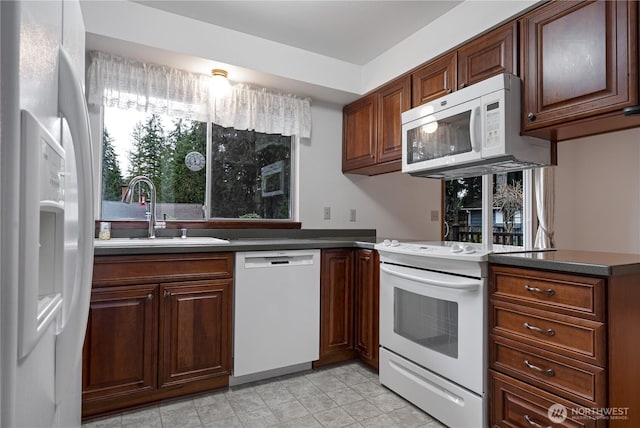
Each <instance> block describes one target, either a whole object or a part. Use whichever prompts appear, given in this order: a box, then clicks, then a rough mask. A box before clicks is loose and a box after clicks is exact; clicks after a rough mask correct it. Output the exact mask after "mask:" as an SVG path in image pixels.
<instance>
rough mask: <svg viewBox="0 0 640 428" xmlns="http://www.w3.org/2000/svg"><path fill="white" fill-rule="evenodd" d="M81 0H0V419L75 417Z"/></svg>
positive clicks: (84, 289)
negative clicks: (79, 0)
mask: <svg viewBox="0 0 640 428" xmlns="http://www.w3.org/2000/svg"><path fill="white" fill-rule="evenodd" d="M84 40H85V31H84V22H83V19H82V13H81V10H80V5H79V2H78V1H77V0H73V1H69V0H64V1H63V0H49V1H0V279H1V288H0V427H1V428H14V427H30V428H32V427H76V426H80V412H81V392H82V391H81V380H82V345H83V340H84V334H85V329H86V323H87V315H88V310H89V298H90V293H91V274H92V264H93V236H94V215H93V172H92V170H93V169H92V153H91V141H90V134H89V124H88V115H87V110H86V103H85V99H84V94H83V86H84V82H83V81H84V58H85V53H84Z"/></svg>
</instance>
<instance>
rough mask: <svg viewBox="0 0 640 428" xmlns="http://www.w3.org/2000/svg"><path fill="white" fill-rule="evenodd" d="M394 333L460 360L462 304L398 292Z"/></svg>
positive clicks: (398, 290) (402, 291)
mask: <svg viewBox="0 0 640 428" xmlns="http://www.w3.org/2000/svg"><path fill="white" fill-rule="evenodd" d="M393 331H394V332H395V333H396V334H398V335H400V336H402V337H404V338H405V339H408V340H411V341H412V342H415V343H417V344H418V345H421V346H424V347H425V348H429V349H431V350H432V351H436V352H439V353H441V354H444V355H447V356H449V357H452V358H458V304H457V303H456V302H450V301H448V300H441V299H434V298H433V297H427V296H422V295H420V294H416V293H412V292H410V291H407V290H403V289H401V288H395V289H394V326H393Z"/></svg>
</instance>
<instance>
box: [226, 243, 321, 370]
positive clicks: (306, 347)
mask: <svg viewBox="0 0 640 428" xmlns="http://www.w3.org/2000/svg"><path fill="white" fill-rule="evenodd" d="M234 302H235V303H234V319H235V321H234V335H233V339H234V359H233V376H234V377H238V376H246V375H250V374H255V373H260V372H265V371H269V370H274V369H280V368H284V367H288V366H293V365H297V364H301V363H308V362H311V361H314V360H317V359H318V357H319V352H320V350H319V347H320V250H292V251H254V252H240V253H236V263H235V299H234Z"/></svg>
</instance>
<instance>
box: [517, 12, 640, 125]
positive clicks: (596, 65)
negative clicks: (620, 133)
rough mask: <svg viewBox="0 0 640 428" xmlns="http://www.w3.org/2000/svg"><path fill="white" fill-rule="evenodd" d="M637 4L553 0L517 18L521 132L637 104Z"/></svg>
mask: <svg viewBox="0 0 640 428" xmlns="http://www.w3.org/2000/svg"><path fill="white" fill-rule="evenodd" d="M637 7H638V5H637V2H635V1H583V2H573V1H571V2H564V1H558V2H550V3H547V4H545V5H543V6H541V7H540V8H537V9H535V10H533V11H532V12H530V13H529V14H527V15H525V16H524V17H523V18H522V19H521V21H520V22H521V32H520V34H521V55H522V74H523V80H524V103H523V106H524V107H523V108H524V111H523V131H528V130H534V129H537V128H542V127H547V126H551V125H557V124H565V123H567V122H570V121H572V120H576V119H582V118H587V117H591V116H594V115H597V114H600V113H606V112H611V111H615V110H620V109H622V108H623V107H626V106H630V105H635V104H637V103H638V74H637V73H638V33H637V27H638V19H637V13H638V12H637ZM620 116H622V115H621V114H620ZM593 133H595V132H593Z"/></svg>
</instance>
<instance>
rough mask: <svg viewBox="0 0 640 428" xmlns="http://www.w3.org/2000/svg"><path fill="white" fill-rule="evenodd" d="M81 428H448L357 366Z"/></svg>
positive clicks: (197, 398)
mask: <svg viewBox="0 0 640 428" xmlns="http://www.w3.org/2000/svg"><path fill="white" fill-rule="evenodd" d="M82 427H83V428H98V427H100V428H102V427H105V428H106V427H108V428H124V427H132V428H179V427H180V428H182V427H184V428H189V427H206V428H215V427H221V428H235V427H238V428H250V427H251V428H254V427H255V428H262V427H282V428H307V427H308V428H312V427H317V428H322V427H325V428H329V427H332V428H333V427H349V428H356V427H358V428H359V427H372V428H374V427H375V428H396V427H397V428H446V427H445V426H444V425H442V424H441V423H439V422H438V421H436V420H434V419H433V418H431V417H430V416H429V415H427V414H426V413H424V412H422V411H421V410H419V409H418V408H416V407H414V406H413V405H412V404H411V403H409V402H408V401H406V400H404V399H402V398H400V397H399V396H398V395H396V394H394V393H393V392H391V391H390V390H388V389H386V388H385V387H383V386H382V385H380V382H379V381H378V375H377V374H376V373H374V372H373V371H371V370H370V369H369V368H368V367H366V366H364V365H362V364H361V363H358V362H350V363H348V364H343V365H339V366H333V367H329V368H323V369H317V370H309V371H305V372H301V373H296V374H293V375H287V376H282V377H277V378H273V379H269V380H265V381H260V382H253V383H249V384H245V385H239V386H235V387H232V388H230V389H228V390H223V391H217V392H211V393H205V394H200V395H196V396H192V397H189V398H186V399H182V400H178V401H171V402H166V403H161V404H160V405H156V406H153V407H148V408H145V409H141V410H137V411H131V412H126V413H122V414H118V415H114V416H109V417H106V418H101V419H96V420H93V421H89V422H87V423H85V424H83V425H82Z"/></svg>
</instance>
